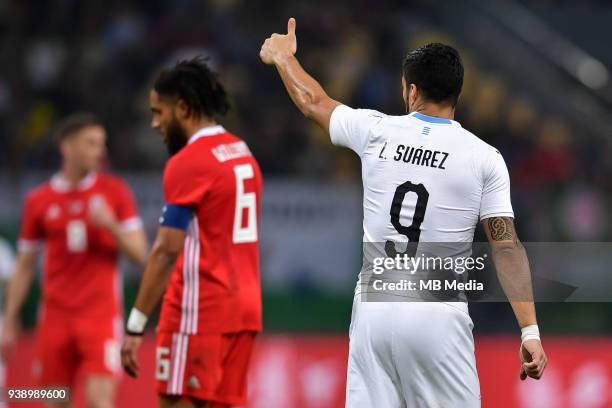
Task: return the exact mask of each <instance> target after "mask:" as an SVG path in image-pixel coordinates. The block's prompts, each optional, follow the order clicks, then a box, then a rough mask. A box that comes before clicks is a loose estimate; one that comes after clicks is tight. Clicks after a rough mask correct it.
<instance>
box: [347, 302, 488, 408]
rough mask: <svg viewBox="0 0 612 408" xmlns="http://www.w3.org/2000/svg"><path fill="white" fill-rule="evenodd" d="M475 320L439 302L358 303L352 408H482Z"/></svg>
mask: <svg viewBox="0 0 612 408" xmlns="http://www.w3.org/2000/svg"><path fill="white" fill-rule="evenodd" d="M472 327H473V323H472V319H471V318H470V316H469V315H468V314H467V313H466V312H464V311H462V310H460V309H459V308H456V307H454V306H450V305H448V304H444V303H434V302H428V303H425V302H362V301H361V298H360V295H359V294H357V295H356V296H355V299H354V301H353V315H352V318H351V328H350V346H349V362H348V373H347V385H346V407H347V408H362V407H363V408H366V407H367V408H371V407H376V408H396V407H397V408H400V407H407V408H420V407H423V408H454V407H461V408H478V407H480V384H479V382H478V374H477V373H476V360H475V357H474V338H473V337H472Z"/></svg>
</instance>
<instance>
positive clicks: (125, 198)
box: [115, 180, 142, 232]
mask: <svg viewBox="0 0 612 408" xmlns="http://www.w3.org/2000/svg"><path fill="white" fill-rule="evenodd" d="M116 194H117V204H116V205H117V207H116V208H115V211H116V215H117V219H118V220H119V223H120V224H121V229H122V230H123V231H126V232H129V231H136V230H139V229H141V228H142V219H141V218H140V216H139V215H138V206H137V205H136V200H135V199H134V193H132V190H131V189H130V187H129V185H128V184H127V183H126V182H125V181H123V180H121V181H120V182H119V185H118V186H117V192H116Z"/></svg>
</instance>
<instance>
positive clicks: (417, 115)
mask: <svg viewBox="0 0 612 408" xmlns="http://www.w3.org/2000/svg"><path fill="white" fill-rule="evenodd" d="M412 116H414V117H415V118H417V119H421V120H422V121H424V122H429V123H441V124H444V125H452V124H453V121H452V120H450V119H445V118H438V117H436V116H428V115H424V114H422V113H421V112H412Z"/></svg>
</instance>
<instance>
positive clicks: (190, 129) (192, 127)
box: [185, 118, 217, 137]
mask: <svg viewBox="0 0 612 408" xmlns="http://www.w3.org/2000/svg"><path fill="white" fill-rule="evenodd" d="M216 125H217V122H215V121H214V120H212V119H208V118H207V119H202V120H198V121H194V122H192V123H188V124H187V125H185V130H186V131H187V134H188V135H189V136H188V137H191V136H193V135H195V134H196V133H197V132H198V130H200V129H204V128H207V127H211V126H216Z"/></svg>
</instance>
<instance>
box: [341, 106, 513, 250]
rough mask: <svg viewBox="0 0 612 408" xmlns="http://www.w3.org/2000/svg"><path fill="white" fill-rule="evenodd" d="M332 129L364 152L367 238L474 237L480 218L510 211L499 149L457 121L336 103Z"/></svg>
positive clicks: (458, 239) (457, 239) (462, 239)
mask: <svg viewBox="0 0 612 408" xmlns="http://www.w3.org/2000/svg"><path fill="white" fill-rule="evenodd" d="M330 135H331V139H332V142H333V143H334V144H336V145H340V146H346V147H349V148H351V149H352V150H354V151H355V152H356V153H357V154H358V155H359V156H360V157H361V165H362V177H363V210H364V220H363V232H364V235H363V241H364V242H385V241H387V240H391V241H395V242H405V241H407V240H408V239H409V238H411V236H414V238H416V241H420V242H472V240H473V238H474V230H475V228H476V224H477V223H478V221H479V220H482V219H484V218H489V217H514V213H513V211H512V205H511V202H510V181H509V176H508V170H507V168H506V164H505V162H504V159H503V158H502V156H501V154H500V153H499V151H497V150H496V149H495V148H494V147H492V146H490V145H488V144H487V143H485V142H483V141H482V140H480V139H479V138H478V137H476V136H474V135H473V134H472V133H470V132H468V131H467V130H465V129H463V128H462V127H461V125H460V124H459V123H458V122H456V121H452V120H448V119H443V118H437V117H431V116H426V115H423V114H421V113H417V112H413V113H411V114H409V115H406V116H388V115H384V114H382V113H380V112H377V111H373V110H365V109H351V108H349V107H347V106H344V105H340V106H338V107H337V108H336V109H335V110H334V112H333V114H332V117H331V121H330ZM394 200H395V201H394ZM398 221H399V223H398ZM411 226H412V228H411ZM398 227H399V228H398ZM398 229H399V230H400V231H398ZM408 229H410V231H408ZM411 241H412V240H411Z"/></svg>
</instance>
